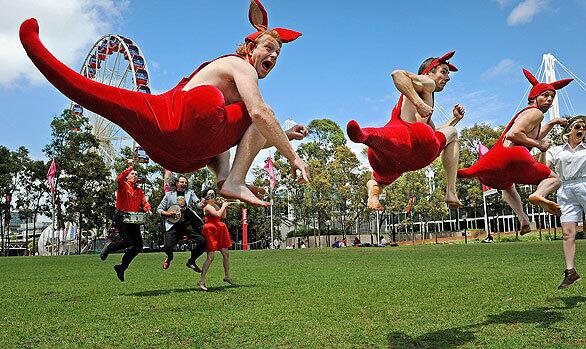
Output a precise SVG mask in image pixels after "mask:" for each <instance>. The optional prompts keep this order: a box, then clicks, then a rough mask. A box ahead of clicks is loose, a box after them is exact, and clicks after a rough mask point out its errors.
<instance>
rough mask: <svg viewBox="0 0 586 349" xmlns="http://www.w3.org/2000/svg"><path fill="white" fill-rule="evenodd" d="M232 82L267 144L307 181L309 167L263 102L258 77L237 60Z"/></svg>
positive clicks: (252, 70) (249, 66) (253, 70)
mask: <svg viewBox="0 0 586 349" xmlns="http://www.w3.org/2000/svg"><path fill="white" fill-rule="evenodd" d="M233 67H234V72H233V77H234V82H235V84H236V88H237V89H238V93H239V94H240V97H241V98H242V101H243V102H244V104H245V105H246V109H247V110H248V114H249V115H250V118H251V119H252V122H253V123H254V125H256V127H257V128H258V130H259V131H260V133H261V134H262V135H263V136H264V137H265V139H266V140H267V142H268V143H269V144H272V145H274V146H275V147H276V148H277V149H278V150H279V152H280V153H281V154H283V156H284V157H285V158H286V159H287V160H288V161H289V163H290V164H291V167H292V168H295V169H299V170H300V171H301V175H302V176H303V179H304V180H305V181H308V180H309V167H308V166H307V164H305V162H303V160H301V158H300V157H299V156H298V155H297V153H295V150H293V147H292V146H291V143H289V139H288V138H287V135H286V134H285V131H283V129H282V128H281V126H280V125H279V121H278V120H277V118H276V117H275V113H274V112H273V111H272V109H271V108H270V107H269V106H268V105H267V104H266V103H265V101H264V100H263V98H262V96H261V94H260V91H259V89H258V75H257V72H256V70H255V69H254V68H253V67H252V66H251V65H249V64H248V63H246V62H244V61H242V60H239V62H236V64H234V65H233Z"/></svg>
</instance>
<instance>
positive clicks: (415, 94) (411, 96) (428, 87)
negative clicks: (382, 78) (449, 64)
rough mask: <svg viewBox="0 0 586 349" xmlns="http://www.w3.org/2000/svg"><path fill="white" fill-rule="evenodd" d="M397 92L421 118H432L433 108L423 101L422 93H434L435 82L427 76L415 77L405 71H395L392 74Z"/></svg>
mask: <svg viewBox="0 0 586 349" xmlns="http://www.w3.org/2000/svg"><path fill="white" fill-rule="evenodd" d="M391 77H392V78H393V82H394V83H395V87H397V90H399V92H401V94H403V95H404V96H405V97H407V99H408V100H409V101H411V103H413V105H414V106H415V108H416V109H417V113H419V116H421V117H427V116H430V115H431V114H432V113H433V107H431V106H429V105H428V104H427V103H425V102H424V101H423V99H422V98H421V96H420V95H419V94H420V93H433V91H434V90H435V82H434V81H433V80H431V79H430V78H429V77H428V76H426V75H415V74H412V73H409V72H407V71H404V70H395V71H393V72H392V73H391Z"/></svg>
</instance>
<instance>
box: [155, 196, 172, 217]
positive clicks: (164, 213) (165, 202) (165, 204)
mask: <svg viewBox="0 0 586 349" xmlns="http://www.w3.org/2000/svg"><path fill="white" fill-rule="evenodd" d="M167 208H169V200H168V199H167V194H165V195H164V196H163V200H161V203H159V206H158V207H157V213H158V214H159V215H161V217H168V216H169V213H168V212H167V211H165V210H166V209H167Z"/></svg>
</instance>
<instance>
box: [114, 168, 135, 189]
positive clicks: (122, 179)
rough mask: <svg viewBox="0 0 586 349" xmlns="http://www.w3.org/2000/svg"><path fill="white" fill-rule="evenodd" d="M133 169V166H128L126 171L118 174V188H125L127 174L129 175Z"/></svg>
mask: <svg viewBox="0 0 586 349" xmlns="http://www.w3.org/2000/svg"><path fill="white" fill-rule="evenodd" d="M132 169H133V167H132V166H128V167H127V168H126V169H125V170H124V171H122V172H120V174H119V175H118V178H117V179H116V183H117V184H118V189H122V188H124V185H125V184H126V176H128V174H129V173H130V172H132Z"/></svg>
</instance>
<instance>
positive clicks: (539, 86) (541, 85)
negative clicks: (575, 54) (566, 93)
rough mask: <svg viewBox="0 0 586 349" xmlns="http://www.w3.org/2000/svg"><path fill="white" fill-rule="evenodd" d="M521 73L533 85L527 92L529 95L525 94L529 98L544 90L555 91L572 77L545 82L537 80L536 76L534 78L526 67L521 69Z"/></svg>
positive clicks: (570, 80)
mask: <svg viewBox="0 0 586 349" xmlns="http://www.w3.org/2000/svg"><path fill="white" fill-rule="evenodd" d="M523 74H525V77H526V78H527V80H529V82H530V83H531V85H533V87H532V88H531V91H530V92H529V96H527V99H529V100H531V99H533V98H535V97H537V96H539V95H540V94H542V93H543V92H545V91H554V92H555V91H556V90H559V89H561V88H563V87H565V86H566V85H568V84H569V83H570V82H572V81H573V80H574V79H562V80H558V81H554V82H551V83H549V84H548V83H545V82H539V81H538V80H537V78H535V76H533V74H531V72H530V71H529V70H527V69H523Z"/></svg>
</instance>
